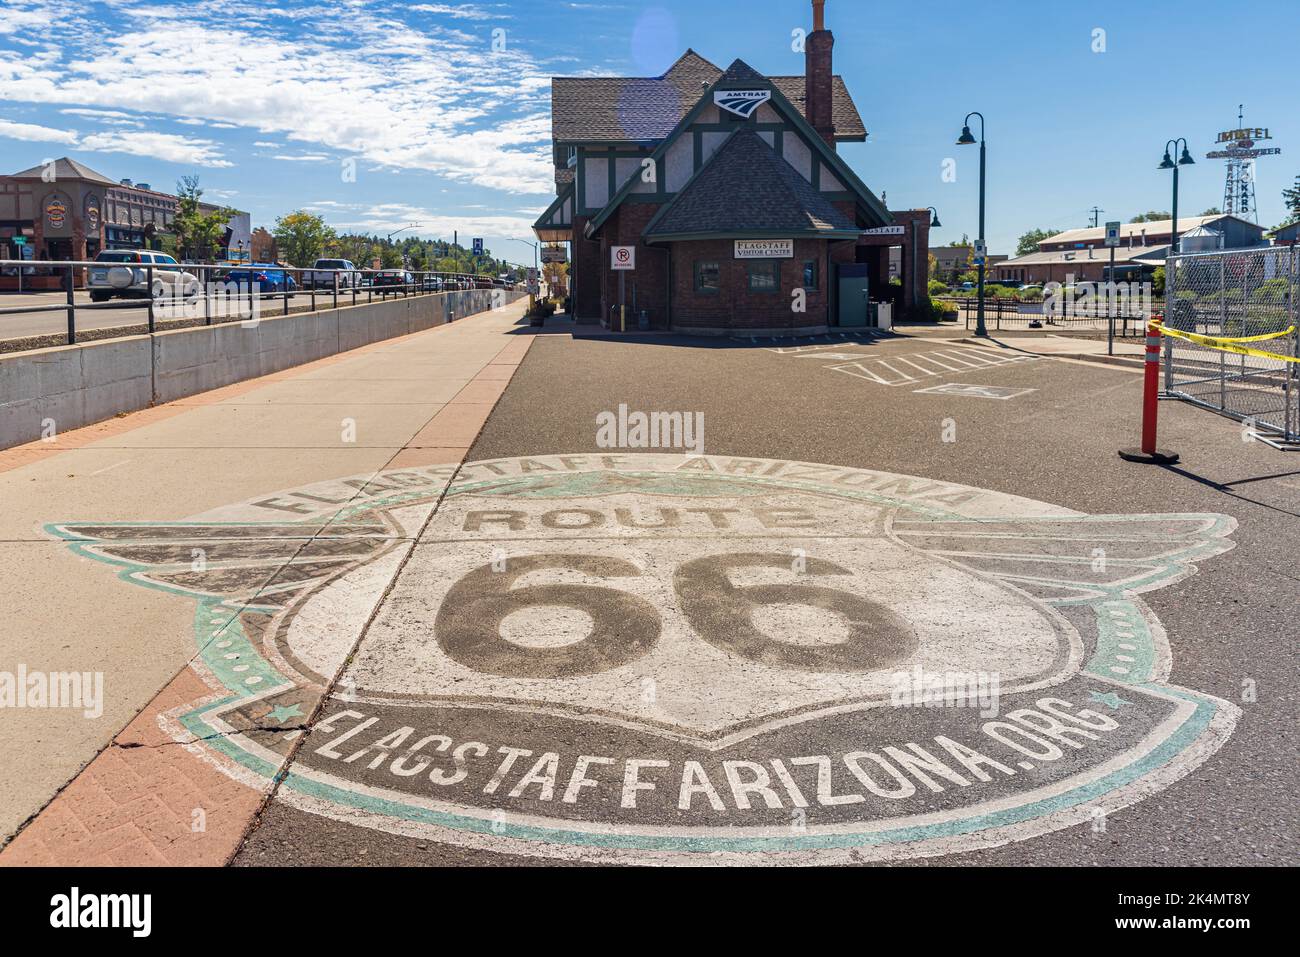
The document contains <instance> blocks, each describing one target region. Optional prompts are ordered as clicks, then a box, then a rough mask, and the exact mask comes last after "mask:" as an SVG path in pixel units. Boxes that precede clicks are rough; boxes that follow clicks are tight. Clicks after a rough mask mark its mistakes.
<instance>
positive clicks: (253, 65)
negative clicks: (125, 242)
mask: <svg viewBox="0 0 1300 957" xmlns="http://www.w3.org/2000/svg"><path fill="white" fill-rule="evenodd" d="M11 3H13V4H14V5H15V6H16V7H17V8H20V9H19V12H20V13H23V12H30V11H32V10H36V9H41V10H43V11H45V12H46V14H47V16H48V18H49V21H50V22H49V23H47V24H44V25H43V26H42V29H43V30H44V31H45V32H46V33H47V34H50V35H59V36H60V39H62V38H63V37H64V36H68V37H69V38H70V42H67V43H61V44H59V45H57V46H56V45H53V44H51V45H49V46H48V47H47V48H46V49H45V50H44V51H43V52H42V54H41V55H39V56H37V55H33V54H32V53H31V52H30V51H23V52H21V53H20V52H19V51H17V50H13V49H9V50H5V49H3V48H0V91H3V92H2V93H0V96H3V97H4V98H6V99H10V100H16V101H24V102H30V103H51V104H58V105H63V104H69V105H74V106H78V107H87V106H88V107H102V108H105V109H117V110H122V111H127V110H137V111H147V112H149V113H150V114H151V115H154V116H156V115H157V114H167V115H169V116H171V117H173V118H174V120H175V122H179V123H186V124H190V125H200V124H206V125H208V126H209V127H210V128H211V127H215V128H221V127H223V126H226V125H239V126H241V127H246V128H252V129H255V130H256V131H258V132H259V133H262V134H263V135H265V134H279V135H281V136H283V137H285V138H286V139H287V140H289V141H290V143H294V144H298V145H303V146H307V147H308V148H309V149H310V148H311V147H315V148H317V149H326V150H330V151H337V152H340V153H345V154H347V155H352V156H356V157H358V158H360V159H363V160H365V161H367V163H368V164H371V165H373V166H375V167H379V168H382V169H386V170H400V169H415V170H426V171H431V172H434V173H437V174H440V175H442V176H445V177H447V178H449V179H451V180H453V181H457V182H461V183H470V184H475V185H479V186H484V187H490V188H493V189H498V190H503V191H507V192H511V193H523V194H538V193H548V192H552V191H553V189H554V182H553V174H552V168H551V164H550V156H549V135H550V130H549V118H548V112H549V102H548V101H549V96H548V88H549V81H548V79H547V77H545V76H543V75H542V74H541V72H540V69H539V68H538V66H537V64H536V63H535V61H534V60H533V59H532V58H531V57H530V56H529V55H528V54H527V53H526V52H524V50H523V48H522V47H521V46H520V45H518V44H517V43H516V42H515V41H513V39H510V40H509V41H508V43H507V46H506V49H505V50H504V51H500V52H494V51H493V48H492V38H491V36H490V31H488V30H487V29H486V25H482V26H480V25H478V23H479V22H480V21H485V20H492V19H495V18H496V17H497V16H498V15H497V14H495V13H493V12H492V9H491V8H488V7H482V6H476V5H455V6H453V5H450V4H421V5H420V8H421V9H419V10H418V13H419V16H414V17H413V16H412V15H411V14H410V12H409V11H408V10H407V9H406V8H403V7H400V6H397V5H392V6H372V5H362V4H359V3H345V4H342V5H339V4H333V3H331V4H325V3H321V4H313V5H305V6H302V7H295V8H293V9H285V8H278V7H270V8H268V7H266V6H264V5H262V4H260V3H254V2H252V0H212V2H207V3H196V4H193V5H186V7H185V11H184V16H183V17H180V16H176V15H175V10H174V8H164V7H149V6H147V5H144V4H142V3H139V2H136V0H110V5H111V6H112V7H113V8H115V11H116V14H117V16H116V17H115V18H114V19H103V18H99V19H96V14H95V12H94V10H95V8H93V7H89V8H88V7H86V6H84V5H82V4H79V3H74V2H72V0H11ZM502 19H505V16H504V15H503V16H502ZM440 21H441V22H440ZM448 21H449V22H451V23H463V24H465V25H466V29H472V30H477V31H478V33H477V34H474V33H465V32H461V31H460V30H459V29H456V28H454V27H452V26H450V25H448ZM0 22H4V21H0ZM155 135H161V134H155ZM118 142H119V143H120V142H121V141H118ZM192 143H195V144H198V143H206V141H192ZM168 152H169V153H171V154H173V155H176V154H177V153H178V152H180V149H179V146H178V144H177V143H172V144H170V145H169V147H168ZM184 154H185V155H186V156H187V159H186V160H184V161H186V162H196V161H197V160H195V159H194V158H193V157H194V156H196V155H205V156H207V157H208V159H209V160H210V161H211V160H213V159H214V157H215V155H216V151H215V148H214V147H211V145H210V144H209V149H208V151H207V152H206V153H205V152H204V150H203V149H202V148H199V149H197V151H196V148H195V147H194V146H193V145H191V146H190V147H188V148H187V149H186V150H184ZM164 158H165V157H164ZM208 165H212V163H211V162H209V164H208Z"/></svg>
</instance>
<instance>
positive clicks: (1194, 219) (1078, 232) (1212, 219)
mask: <svg viewBox="0 0 1300 957" xmlns="http://www.w3.org/2000/svg"><path fill="white" fill-rule="evenodd" d="M1225 219H1235V220H1237V221H1238V222H1239V223H1244V224H1245V225H1247V226H1249V227H1251V228H1252V229H1258V230H1259V231H1260V232H1261V233H1262V232H1263V227H1262V226H1256V225H1255V224H1254V223H1252V222H1250V221H1248V220H1245V219H1242V218H1241V217H1240V216H1233V215H1232V214H1231V213H1215V214H1214V215H1213V216H1179V217H1178V231H1179V234H1180V235H1182V234H1184V233H1185V232H1186V231H1187V230H1189V229H1192V228H1194V227H1196V226H1204V225H1206V224H1207V223H1208V224H1214V223H1218V222H1219V221H1220V220H1225ZM1173 228H1174V224H1173V220H1169V219H1157V220H1152V221H1151V222H1145V223H1124V224H1123V225H1122V226H1120V228H1119V237H1120V239H1128V238H1129V237H1130V236H1132V237H1133V238H1134V239H1141V238H1142V235H1143V234H1144V233H1145V234H1146V235H1147V236H1148V237H1151V236H1168V235H1169V234H1170V233H1172V232H1173ZM1105 238H1106V230H1105V229H1104V228H1103V227H1100V226H1096V227H1083V228H1081V229H1067V230H1066V231H1065V232H1063V233H1057V234H1056V235H1055V236H1048V237H1047V238H1046V239H1044V240H1042V241H1041V242H1040V243H1039V244H1038V245H1040V246H1044V245H1046V246H1053V245H1056V244H1057V243H1087V242H1101V241H1102V240H1103V239H1105Z"/></svg>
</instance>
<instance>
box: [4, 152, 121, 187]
mask: <svg viewBox="0 0 1300 957" xmlns="http://www.w3.org/2000/svg"><path fill="white" fill-rule="evenodd" d="M53 165H54V177H53V182H58V181H59V180H61V179H65V180H66V179H79V180H85V181H87V182H90V183H98V184H99V185H100V186H116V185H117V180H115V179H109V178H108V177H107V176H105V175H104V174H103V173H97V172H95V171H94V170H93V169H91V168H90V167H89V166H86V165H85V164H83V163H78V162H77V161H76V160H74V159H70V158H68V157H67V156H64V157H61V158H59V159H56V160H55V161H54V164H53ZM48 169H49V165H48V164H44V163H43V164H41V165H40V166H33V167H32V168H31V169H25V170H23V171H22V172H21V173H14V174H13V176H12V178H13V179H42V178H44V179H47V180H48V179H50V176H49V173H48Z"/></svg>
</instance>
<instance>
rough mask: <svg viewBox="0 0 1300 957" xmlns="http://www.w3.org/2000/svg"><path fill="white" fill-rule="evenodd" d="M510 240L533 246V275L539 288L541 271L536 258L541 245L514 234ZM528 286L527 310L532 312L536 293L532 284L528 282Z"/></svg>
mask: <svg viewBox="0 0 1300 957" xmlns="http://www.w3.org/2000/svg"><path fill="white" fill-rule="evenodd" d="M510 241H511V242H512V243H523V244H524V245H525V246H532V247H533V275H535V276H536V277H537V282H538V288H539V289H540V288H541V281H542V271H541V263H540V262H539V261H538V260H539V258H540V256H541V249H542V247H541V245H540V244H539V243H535V242H533V241H532V240H531V239H517V238H515V237H514V236H512V237H510ZM528 288H529V292H528V306H529V310H528V311H529V312H532V307H533V306H535V305H537V297H536V295H535V294H534V293H533V292H532V284H531V283H529V287H528Z"/></svg>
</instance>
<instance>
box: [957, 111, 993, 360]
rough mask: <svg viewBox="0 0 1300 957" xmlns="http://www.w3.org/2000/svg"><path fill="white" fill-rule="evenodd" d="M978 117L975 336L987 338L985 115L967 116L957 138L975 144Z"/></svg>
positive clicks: (964, 144)
mask: <svg viewBox="0 0 1300 957" xmlns="http://www.w3.org/2000/svg"><path fill="white" fill-rule="evenodd" d="M972 116H978V117H979V118H980V138H979V144H980V247H981V248H982V249H983V251H984V255H983V256H981V257H980V262H979V266H978V267H977V268H978V270H979V311H978V313H977V314H976V320H975V335H977V336H987V335H988V334H989V331H988V329H987V328H986V327H985V325H984V261H985V259H986V258H987V257H988V251H989V250H988V244H987V243H986V242H985V239H984V161H985V158H986V153H985V149H984V114H983V113H978V112H972V113H967V114H966V122H965V123H963V124H962V128H961V136H959V137H957V145H958V146H970V145H972V144H973V143H974V142H975V137H974V136H973V135H971V131H970V118H971V117H972Z"/></svg>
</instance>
